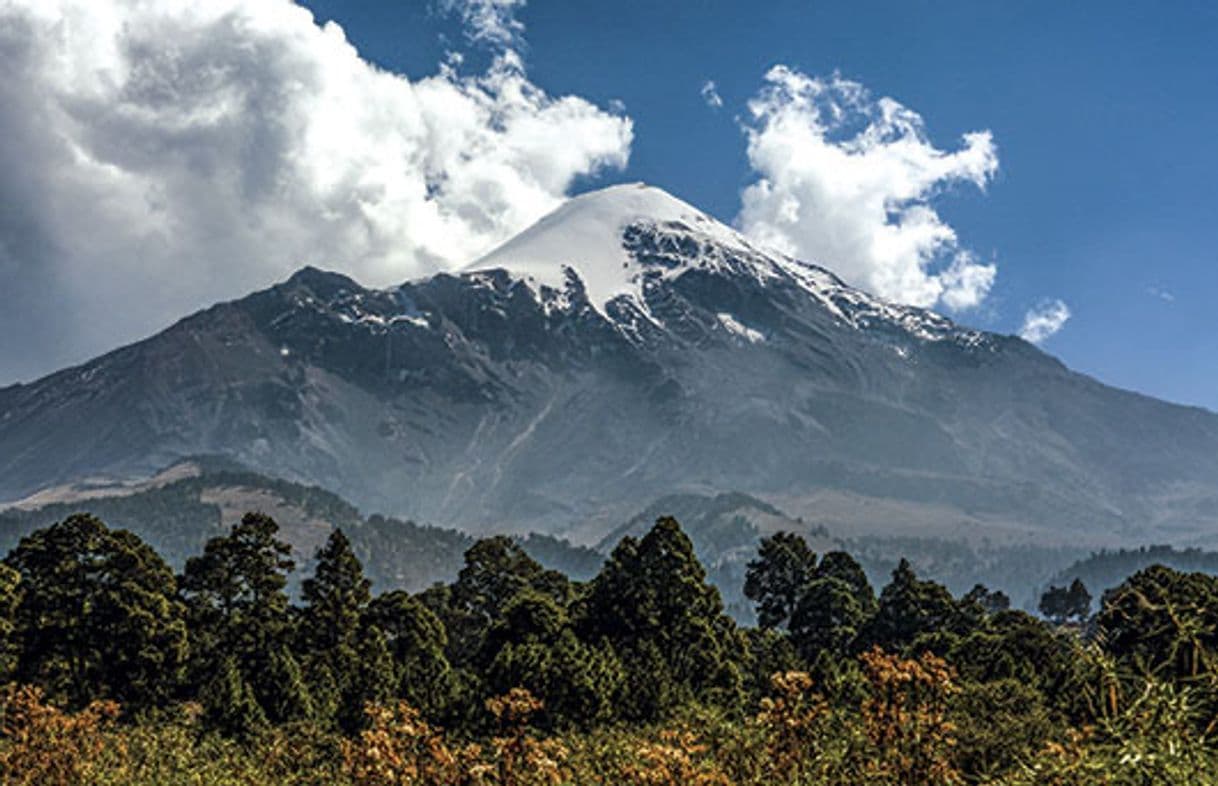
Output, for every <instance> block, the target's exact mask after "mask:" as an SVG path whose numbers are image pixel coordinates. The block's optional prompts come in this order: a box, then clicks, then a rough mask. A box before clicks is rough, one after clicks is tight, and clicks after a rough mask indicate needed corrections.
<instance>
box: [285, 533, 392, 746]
mask: <svg viewBox="0 0 1218 786" xmlns="http://www.w3.org/2000/svg"><path fill="white" fill-rule="evenodd" d="M370 588H371V582H370V581H368V579H367V578H366V577H365V576H364V569H363V566H362V565H361V564H360V561H359V559H358V558H357V557H356V556H355V553H354V552H353V551H352V550H351V543H350V541H348V540H347V537H346V536H345V535H344V534H343V532H342V530H337V529H336V530H334V532H332V533H331V534H330V537H329V539H328V540H327V541H326V543H325V545H324V546H323V547H322V548H321V549H319V550H318V552H317V567H316V569H315V572H314V575H313V577H312V578H309V579H306V580H305V581H304V583H303V585H302V587H301V594H302V596H303V597H304V601H305V606H304V608H303V610H302V611H301V614H300V624H299V637H298V638H299V651H300V652H301V653H302V658H303V660H304V671H305V673H306V675H307V680H308V683H309V685H310V686H311V688H312V693H313V695H314V698H315V699H316V700H317V702H316V703H317V704H318V705H322V706H319V707H317V709H318V710H319V712H320V713H321V715H322V716H324V717H328V718H333V719H334V720H336V721H337V722H338V724H339V726H340V727H342V728H343V729H344V730H346V731H348V732H350V731H355V730H357V729H359V728H360V727H361V726H362V725H363V723H364V705H365V704H367V703H369V702H379V701H383V700H385V699H386V698H388V697H389V695H390V694H391V691H392V688H393V681H394V679H393V678H394V674H393V666H392V663H391V660H390V657H389V650H388V646H387V644H386V642H385V637H384V634H383V633H382V632H381V631H380V630H378V629H376V628H375V627H371V626H370V625H369V624H368V621H367V620H366V619H365V614H366V612H367V610H368V605H369V603H370V601H371V599H372V598H371V591H370Z"/></svg>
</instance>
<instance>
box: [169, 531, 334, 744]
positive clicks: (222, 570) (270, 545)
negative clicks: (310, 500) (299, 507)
mask: <svg viewBox="0 0 1218 786" xmlns="http://www.w3.org/2000/svg"><path fill="white" fill-rule="evenodd" d="M278 532H279V526H278V525H277V524H276V523H275V521H274V519H272V518H271V517H270V516H267V515H265V514H262V513H247V514H246V515H245V516H244V517H243V518H242V519H241V522H240V523H238V524H236V525H234V526H233V528H232V530H231V532H230V533H229V534H228V535H225V536H221V537H217V538H212V539H211V540H209V541H208V542H207V544H206V546H205V547H204V550H203V554H202V555H201V556H198V557H191V558H190V559H188V560H187V561H186V568H185V571H184V572H183V574H182V577H181V580H180V589H181V592H182V595H183V597H184V599H185V601H186V606H187V611H188V620H189V622H190V635H191V648H192V653H191V654H192V664H191V672H192V675H193V676H192V681H193V683H194V685H195V686H196V689H198V688H199V687H201V686H202V685H204V684H212V683H215V682H216V680H217V675H216V670H217V669H218V668H219V667H220V665H221V664H223V663H224V662H225V661H226V660H228V659H231V660H232V662H233V667H234V668H235V669H236V671H237V672H238V674H239V675H240V677H241V683H242V684H243V685H244V686H246V688H248V690H249V691H250V692H251V694H252V695H253V697H254V699H255V700H256V701H257V703H258V705H259V707H260V708H261V710H262V713H263V714H264V715H265V716H266V719H267V720H268V721H270V722H271V723H280V722H283V721H288V720H297V719H301V718H304V717H307V715H308V714H309V712H310V711H311V707H312V701H311V698H310V697H309V695H308V688H307V686H306V684H305V681H304V679H303V676H302V675H301V672H300V664H299V663H298V662H297V661H296V658H295V656H294V655H293V653H292V643H293V641H292V640H293V636H292V626H291V620H290V618H289V613H288V596H287V593H286V591H285V587H286V586H287V573H288V572H289V571H291V570H292V568H293V567H294V563H293V562H292V560H291V559H290V557H289V554H290V553H291V548H290V547H289V546H288V545H287V544H286V543H284V542H283V541H281V540H279V539H278V538H277V537H276V536H277V535H278Z"/></svg>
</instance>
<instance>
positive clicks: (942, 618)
mask: <svg viewBox="0 0 1218 786" xmlns="http://www.w3.org/2000/svg"><path fill="white" fill-rule="evenodd" d="M955 621H956V602H955V600H954V599H953V598H952V596H951V593H949V592H948V591H947V590H946V589H945V588H944V587H943V586H942V585H940V584H936V583H934V582H933V581H921V580H919V579H918V577H917V576H916V575H914V572H913V568H912V567H910V565H909V562H908V561H906V560H901V562H900V564H898V565H897V568H896V570H894V571H893V572H892V581H891V582H889V583H888V585H887V586H886V587H884V590H883V591H882V592H881V593H880V602H879V607H878V609H877V610H876V613H875V616H873V617H872V618H871V621H870V622H869V623H868V625H867V629H866V630H865V631H864V632H863V634H862V636H863V639H864V640H865V641H866V642H867V643H868V644H869V645H879V646H881V647H885V648H889V649H900V648H903V647H908V646H909V645H911V644H913V643H914V641H915V639H917V638H918V636H920V635H922V634H932V633H938V632H942V631H947V630H949V629H950V628H951V626H952V624H953V622H955Z"/></svg>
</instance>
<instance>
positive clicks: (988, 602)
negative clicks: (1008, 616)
mask: <svg viewBox="0 0 1218 786" xmlns="http://www.w3.org/2000/svg"><path fill="white" fill-rule="evenodd" d="M960 600H961V602H962V603H963V604H965V605H968V604H974V603H975V604H977V606H978V607H980V609H981V611H982V612H983V613H985V614H997V613H999V612H1002V611H1007V610H1009V609H1010V608H1011V599H1010V598H1009V597H1007V594H1006V593H1005V592H1002V591H1001V590H995V591H991V590H990V589H989V587H987V586H985V585H984V584H977V585H976V586H974V587H973V588H972V589H971V590H969V591H968V592H966V593H965V594H964V597H963V598H961V599H960Z"/></svg>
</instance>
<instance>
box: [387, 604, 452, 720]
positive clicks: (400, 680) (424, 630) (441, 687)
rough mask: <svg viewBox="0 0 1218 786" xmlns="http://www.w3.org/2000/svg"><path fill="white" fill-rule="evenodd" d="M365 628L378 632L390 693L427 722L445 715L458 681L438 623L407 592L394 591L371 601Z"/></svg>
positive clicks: (441, 625)
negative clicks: (391, 681)
mask: <svg viewBox="0 0 1218 786" xmlns="http://www.w3.org/2000/svg"><path fill="white" fill-rule="evenodd" d="M367 618H368V624H369V625H370V626H371V627H373V628H375V629H376V630H378V631H380V632H381V633H382V634H383V635H384V637H385V643H386V646H387V648H388V651H389V656H390V659H391V661H392V664H393V669H394V688H393V694H394V695H396V696H399V697H401V698H403V699H405V700H406V701H407V702H409V703H410V705H411V706H413V707H415V708H416V709H418V710H419V711H421V712H422V713H423V714H424V715H426V716H427V717H429V718H432V719H437V718H440V717H442V716H443V715H444V714H446V713H448V712H449V711H450V709H451V708H452V706H453V704H454V703H455V702H456V701H457V699H458V698H459V696H458V680H457V676H456V674H454V672H453V669H452V667H451V666H450V665H449V663H448V658H446V657H445V655H444V650H445V647H446V645H447V643H448V641H447V636H446V634H445V631H444V624H443V623H442V622H440V619H439V617H437V616H436V615H435V614H434V613H432V611H431V610H430V609H429V608H427V606H425V605H424V604H423V602H422V601H420V600H418V599H417V598H412V597H411V596H410V594H409V593H407V592H404V591H402V590H395V591H393V592H387V593H385V594H384V595H380V596H378V597H376V598H374V599H373V600H372V602H371V603H370V604H369V607H368V612H367Z"/></svg>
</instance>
